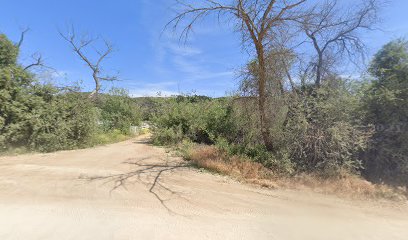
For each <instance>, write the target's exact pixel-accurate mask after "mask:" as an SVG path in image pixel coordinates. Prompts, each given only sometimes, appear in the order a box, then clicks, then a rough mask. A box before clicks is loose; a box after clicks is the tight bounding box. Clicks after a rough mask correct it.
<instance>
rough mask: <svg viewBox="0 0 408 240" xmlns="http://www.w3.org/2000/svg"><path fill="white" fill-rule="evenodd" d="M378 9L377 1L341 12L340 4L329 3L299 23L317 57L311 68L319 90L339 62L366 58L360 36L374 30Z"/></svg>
mask: <svg viewBox="0 0 408 240" xmlns="http://www.w3.org/2000/svg"><path fill="white" fill-rule="evenodd" d="M378 6H379V2H378V1H377V0H364V1H362V2H361V4H360V5H358V4H356V3H353V8H347V9H342V8H341V7H340V6H339V4H338V1H337V0H326V1H325V2H324V3H323V4H318V5H315V6H314V7H313V8H312V9H310V10H309V12H310V13H311V14H307V15H305V16H304V18H303V19H302V20H301V21H300V24H301V27H302V29H303V31H304V33H305V34H306V36H307V38H308V39H310V41H311V43H312V45H313V48H314V50H315V52H316V55H317V56H316V60H315V61H313V64H312V66H313V67H312V68H311V70H312V71H313V75H314V77H315V80H314V84H315V86H317V87H319V86H320V84H321V81H322V78H323V77H324V75H325V74H327V73H329V72H330V66H331V65H332V64H334V62H336V61H337V60H338V59H344V58H347V59H348V60H349V61H352V62H354V61H355V60H356V59H357V58H360V57H362V58H364V54H365V45H364V42H363V41H362V40H361V38H360V37H359V32H360V31H361V30H372V27H373V25H374V24H375V23H376V21H377V20H378V18H377V12H378Z"/></svg>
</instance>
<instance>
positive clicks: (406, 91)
mask: <svg viewBox="0 0 408 240" xmlns="http://www.w3.org/2000/svg"><path fill="white" fill-rule="evenodd" d="M370 73H371V75H372V76H373V78H374V79H373V80H372V81H371V82H369V83H368V84H366V85H365V86H364V90H363V95H362V96H363V97H362V112H363V113H364V119H365V123H366V124H371V125H374V126H375V134H374V135H373V137H372V139H371V142H370V146H369V149H368V151H367V152H366V153H365V154H364V166H365V171H364V172H365V174H366V176H368V177H369V178H370V179H372V180H375V181H385V182H387V183H395V184H404V185H407V184H408V126H407V123H408V43H407V42H406V41H403V40H397V41H393V42H391V43H389V44H387V45H385V46H384V47H383V48H382V49H381V50H380V51H379V52H378V53H377V54H376V55H375V57H374V60H373V61H372V64H371V67H370Z"/></svg>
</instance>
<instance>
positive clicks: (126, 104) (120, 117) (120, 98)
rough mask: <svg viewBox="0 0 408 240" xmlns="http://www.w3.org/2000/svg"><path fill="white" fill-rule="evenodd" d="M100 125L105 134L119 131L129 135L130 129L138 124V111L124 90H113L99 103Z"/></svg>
mask: <svg viewBox="0 0 408 240" xmlns="http://www.w3.org/2000/svg"><path fill="white" fill-rule="evenodd" d="M99 107H100V109H101V119H100V121H101V125H102V128H103V130H104V131H105V132H109V131H113V130H115V129H118V130H120V131H121V132H122V133H123V134H130V127H131V126H135V125H139V124H140V115H139V109H138V108H137V106H136V104H135V103H134V102H133V101H132V100H131V98H130V97H129V96H128V92H127V91H126V90H124V89H118V88H113V89H111V90H110V91H109V93H108V94H107V95H105V96H104V98H103V99H101V102H100V103H99Z"/></svg>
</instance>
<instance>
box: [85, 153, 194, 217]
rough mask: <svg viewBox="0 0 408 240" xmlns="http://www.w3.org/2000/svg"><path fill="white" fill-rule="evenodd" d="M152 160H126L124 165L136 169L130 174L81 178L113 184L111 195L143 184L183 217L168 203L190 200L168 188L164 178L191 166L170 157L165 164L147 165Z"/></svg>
mask: <svg viewBox="0 0 408 240" xmlns="http://www.w3.org/2000/svg"><path fill="white" fill-rule="evenodd" d="M150 159H152V157H146V158H142V159H136V158H131V159H128V160H126V161H125V162H123V164H129V165H132V166H133V167H134V169H131V170H130V171H128V172H124V173H120V174H111V175H105V176H80V179H85V180H88V181H103V184H107V183H113V187H112V189H111V190H110V194H112V192H113V191H115V190H117V189H118V188H121V187H122V188H124V189H126V190H127V187H126V186H127V184H129V183H131V182H132V181H136V182H139V183H143V184H145V185H146V186H147V187H148V191H149V192H150V193H151V194H153V195H154V196H155V198H156V199H157V200H158V201H159V202H160V204H161V205H162V206H163V207H164V208H165V209H166V210H167V211H168V212H169V213H170V214H177V215H181V214H178V213H176V212H175V211H174V210H172V209H171V208H170V207H169V206H168V204H167V202H168V201H170V200H173V199H174V197H176V198H182V199H184V200H186V201H188V199H186V198H185V197H183V196H182V193H181V192H177V191H175V190H172V189H171V188H170V187H168V186H166V185H165V184H164V181H163V176H164V174H166V173H172V172H174V171H175V170H177V169H182V168H188V167H189V164H187V163H183V162H179V161H170V159H169V157H167V159H161V160H162V161H161V162H163V163H149V162H147V163H146V161H147V160H150ZM133 167H132V168H133ZM163 192H165V193H163ZM166 195H170V196H171V197H167V198H166Z"/></svg>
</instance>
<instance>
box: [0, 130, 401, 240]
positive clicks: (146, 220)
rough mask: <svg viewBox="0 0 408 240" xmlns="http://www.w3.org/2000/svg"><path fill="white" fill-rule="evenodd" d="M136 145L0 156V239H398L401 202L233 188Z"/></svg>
mask: <svg viewBox="0 0 408 240" xmlns="http://www.w3.org/2000/svg"><path fill="white" fill-rule="evenodd" d="M145 140H146V139H145V138H143V137H141V138H138V139H133V140H129V141H126V142H122V143H117V144H112V145H108V146H101V147H97V148H92V149H85V150H77V151H64V152H58V153H51V154H35V155H22V156H16V157H2V158H0V239H1V240H8V239H12V240H18V239H21V240H47V239H56V240H61V239H75V240H82V239H84V240H88V239H89V240H105V239H106V240H107V239H115V240H116V239H121V240H122V239H129V240H130V239H143V240H144V239H177V240H184V239H223V240H225V239H234V240H235V239H256V240H260V239H268V240H272V239H284V240H291V239H302V240H307V239H313V240H318V239H322V240H327V239H331V240H334V239H342V240H343V239H369V240H375V239H381V240H391V239H404V240H406V239H408V210H407V208H406V207H405V206H401V207H395V206H394V207H389V206H387V207H386V206H385V205H383V204H381V203H361V202H355V201H353V202H351V201H345V200H340V199H338V198H335V197H328V196H322V195H318V194H312V193H305V192H291V191H276V190H265V189H260V188H256V187H251V186H247V185H243V184H240V183H237V182H234V181H233V180H230V179H228V178H226V177H222V176H215V175H212V174H210V173H206V172H200V171H199V170H196V169H192V168H189V167H187V166H186V165H185V163H184V162H183V161H181V160H180V159H177V158H174V157H171V156H170V154H168V153H166V152H165V150H164V149H161V148H156V147H153V146H150V145H148V144H147V143H146V142H145ZM401 205H402V204H401Z"/></svg>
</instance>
